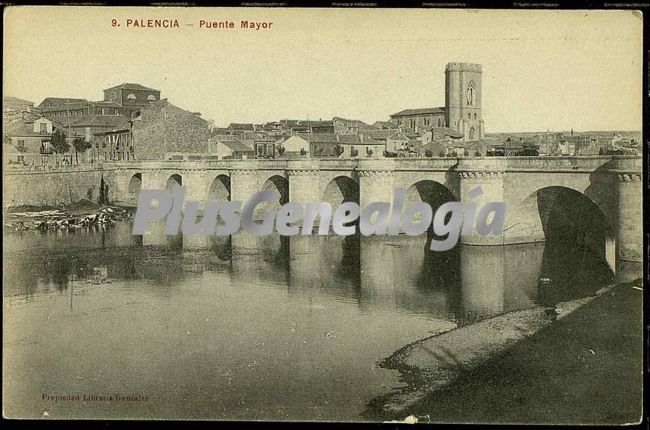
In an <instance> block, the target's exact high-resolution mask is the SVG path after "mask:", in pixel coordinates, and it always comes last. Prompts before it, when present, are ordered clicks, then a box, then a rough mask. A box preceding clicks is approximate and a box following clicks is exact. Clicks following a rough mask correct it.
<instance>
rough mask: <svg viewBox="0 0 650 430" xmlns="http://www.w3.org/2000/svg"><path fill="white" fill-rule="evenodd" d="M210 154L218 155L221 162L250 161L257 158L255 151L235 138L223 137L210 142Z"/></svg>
mask: <svg viewBox="0 0 650 430" xmlns="http://www.w3.org/2000/svg"><path fill="white" fill-rule="evenodd" d="M209 152H210V153H211V154H215V155H217V157H218V159H219V160H224V159H244V160H245V159H248V158H254V157H255V150H254V149H252V148H250V147H249V146H247V145H244V144H243V143H241V142H240V141H239V140H237V139H236V138H235V137H234V136H223V137H221V138H219V139H212V140H210V144H209Z"/></svg>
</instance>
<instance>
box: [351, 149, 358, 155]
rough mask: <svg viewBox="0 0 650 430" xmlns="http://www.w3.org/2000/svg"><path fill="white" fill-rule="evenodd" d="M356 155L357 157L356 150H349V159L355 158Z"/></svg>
mask: <svg viewBox="0 0 650 430" xmlns="http://www.w3.org/2000/svg"><path fill="white" fill-rule="evenodd" d="M357 155H359V151H357V150H356V149H352V150H350V156H351V157H356V156H357Z"/></svg>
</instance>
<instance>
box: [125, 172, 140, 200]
mask: <svg viewBox="0 0 650 430" xmlns="http://www.w3.org/2000/svg"><path fill="white" fill-rule="evenodd" d="M141 189H142V173H136V174H135V175H133V176H131V180H130V181H129V188H128V193H129V202H130V203H133V204H137V202H138V196H139V195H140V190H141Z"/></svg>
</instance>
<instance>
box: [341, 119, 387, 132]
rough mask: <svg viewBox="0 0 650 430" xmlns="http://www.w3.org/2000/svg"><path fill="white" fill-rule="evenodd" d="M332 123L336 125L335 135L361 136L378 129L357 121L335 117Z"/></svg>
mask: <svg viewBox="0 0 650 430" xmlns="http://www.w3.org/2000/svg"><path fill="white" fill-rule="evenodd" d="M332 123H333V125H334V133H336V134H359V133H360V132H362V131H368V130H375V129H376V127H373V126H372V125H369V124H366V123H365V122H363V121H359V120H357V119H345V118H340V117H334V118H332Z"/></svg>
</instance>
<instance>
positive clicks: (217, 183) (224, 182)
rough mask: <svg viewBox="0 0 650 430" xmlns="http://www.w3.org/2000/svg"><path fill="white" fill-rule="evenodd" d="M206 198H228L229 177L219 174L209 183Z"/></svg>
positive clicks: (222, 199)
mask: <svg viewBox="0 0 650 430" xmlns="http://www.w3.org/2000/svg"><path fill="white" fill-rule="evenodd" d="M208 200H221V201H225V200H230V177H229V176H228V175H219V176H217V177H216V178H214V180H213V181H212V183H211V184H210V188H209V189H208Z"/></svg>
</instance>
